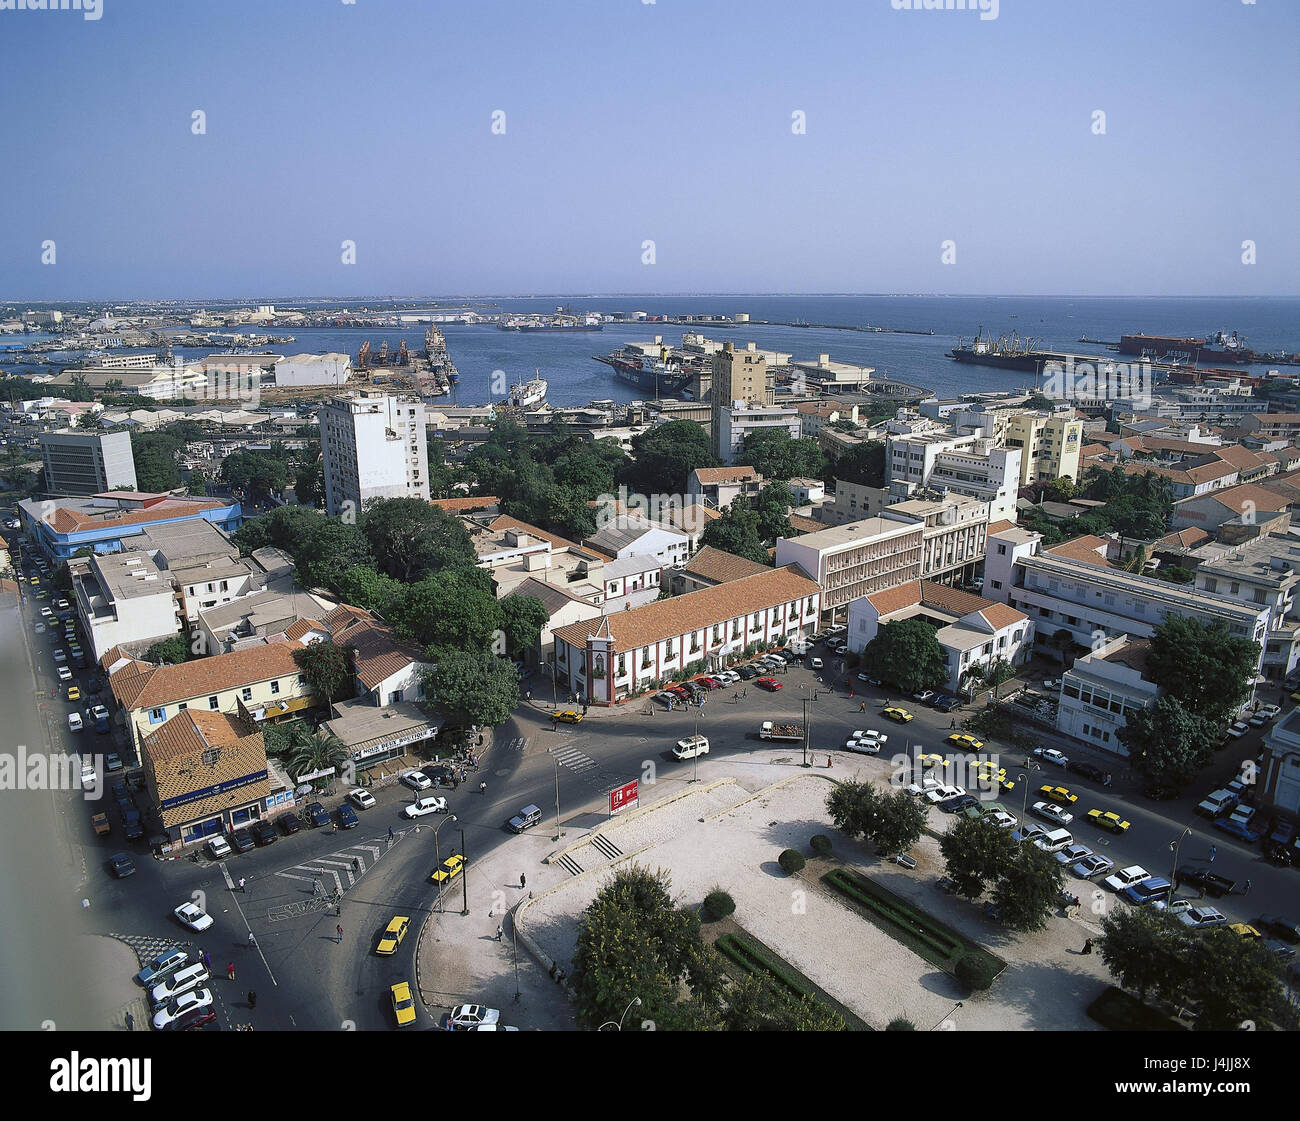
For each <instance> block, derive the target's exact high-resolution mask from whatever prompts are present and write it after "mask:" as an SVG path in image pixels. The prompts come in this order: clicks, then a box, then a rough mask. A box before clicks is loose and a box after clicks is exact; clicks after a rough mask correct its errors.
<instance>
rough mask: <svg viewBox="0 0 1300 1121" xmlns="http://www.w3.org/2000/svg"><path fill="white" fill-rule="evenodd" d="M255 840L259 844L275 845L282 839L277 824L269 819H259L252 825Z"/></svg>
mask: <svg viewBox="0 0 1300 1121" xmlns="http://www.w3.org/2000/svg"><path fill="white" fill-rule="evenodd" d="M252 834H253V840H254V841H256V842H257V843H258V844H259V845H262V846H264V847H265V846H266V845H273V844H275V842H276V841H278V840H279V839H280V834H278V833H277V832H276V831H275V826H274V825H273V824H272V823H271V822H269V821H259V822H257V823H256V824H255V825H254V826H253V827H252Z"/></svg>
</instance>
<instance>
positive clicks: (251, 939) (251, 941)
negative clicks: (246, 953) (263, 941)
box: [248, 930, 257, 950]
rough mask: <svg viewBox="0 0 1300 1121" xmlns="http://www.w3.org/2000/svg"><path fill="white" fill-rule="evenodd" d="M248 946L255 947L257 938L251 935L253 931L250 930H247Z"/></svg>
mask: <svg viewBox="0 0 1300 1121" xmlns="http://www.w3.org/2000/svg"><path fill="white" fill-rule="evenodd" d="M248 948H249V949H250V950H255V949H257V939H256V938H254V937H253V932H252V931H251V930H250V931H249V932H248Z"/></svg>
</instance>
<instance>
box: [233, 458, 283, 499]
mask: <svg viewBox="0 0 1300 1121" xmlns="http://www.w3.org/2000/svg"><path fill="white" fill-rule="evenodd" d="M221 479H222V481H223V482H224V483H225V484H226V485H227V486H229V487H231V488H233V489H236V490H242V491H245V492H247V493H248V494H249V495H258V496H262V497H269V496H271V495H275V496H278V495H279V494H280V493H281V492H282V491H283V490H284V488H285V487H286V486H288V485H289V459H288V455H287V453H285V454H277V453H276V452H274V451H269V452H263V451H237V452H231V453H230V454H229V455H228V456H226V458H225V459H224V460H222V461H221Z"/></svg>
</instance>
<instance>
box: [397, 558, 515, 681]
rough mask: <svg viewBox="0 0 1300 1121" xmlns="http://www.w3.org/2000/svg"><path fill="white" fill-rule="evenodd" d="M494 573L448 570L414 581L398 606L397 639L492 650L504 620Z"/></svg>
mask: <svg viewBox="0 0 1300 1121" xmlns="http://www.w3.org/2000/svg"><path fill="white" fill-rule="evenodd" d="M503 618H504V616H503V614H502V609H501V603H500V601H499V600H498V599H497V598H496V596H495V595H494V594H493V592H492V578H491V576H490V575H489V574H488V573H487V572H485V571H484V570H483V569H480V568H458V569H448V570H447V571H445V572H439V573H436V574H434V575H432V576H426V577H425V578H424V579H423V580H421V581H420V582H419V583H418V584H413V585H412V586H411V587H410V588H409V589H408V590H407V593H406V596H405V597H404V598H403V600H402V603H401V605H400V606H399V607H398V608H397V610H396V612H395V614H394V617H393V619H392V620H391V622H392V623H393V625H394V627H395V629H396V631H397V634H398V637H400V638H403V639H408V640H412V641H415V642H418V643H419V644H420V645H421V646H427V647H430V648H432V651H433V652H432V655H431V656H432V660H434V661H436V660H437V659H438V657H439V654H438V651H440V650H441V649H443V648H446V649H459V650H466V651H473V652H478V651H487V650H489V649H490V648H491V646H492V638H493V633H494V632H495V631H498V630H500V629H501V625H502V622H503Z"/></svg>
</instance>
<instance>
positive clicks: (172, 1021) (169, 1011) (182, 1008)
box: [153, 989, 212, 1031]
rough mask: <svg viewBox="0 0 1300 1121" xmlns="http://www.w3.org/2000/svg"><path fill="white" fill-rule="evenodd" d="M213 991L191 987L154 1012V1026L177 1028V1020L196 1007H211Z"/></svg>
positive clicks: (163, 1028)
mask: <svg viewBox="0 0 1300 1121" xmlns="http://www.w3.org/2000/svg"><path fill="white" fill-rule="evenodd" d="M211 1006H212V993H211V991H210V990H208V989H191V990H190V991H189V992H187V993H181V995H180V996H178V997H177V998H176V999H175V1000H173V1001H171V1002H170V1003H169V1004H167V1005H165V1006H164V1007H162V1008H160V1009H159V1010H158V1011H157V1012H155V1013H154V1017H153V1026H154V1027H155V1028H157V1029H158V1030H159V1031H165V1030H166V1029H168V1028H175V1027H176V1026H177V1021H178V1020H180V1019H181V1018H182V1017H184V1016H186V1015H187V1014H188V1013H190V1012H193V1011H194V1010H195V1009H196V1008H210V1007H211Z"/></svg>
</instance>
